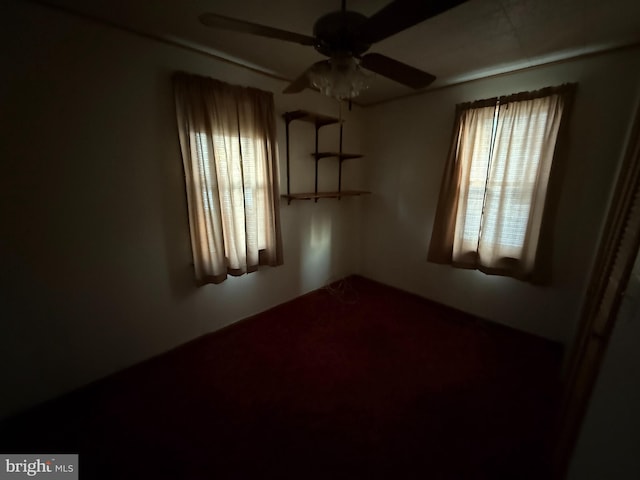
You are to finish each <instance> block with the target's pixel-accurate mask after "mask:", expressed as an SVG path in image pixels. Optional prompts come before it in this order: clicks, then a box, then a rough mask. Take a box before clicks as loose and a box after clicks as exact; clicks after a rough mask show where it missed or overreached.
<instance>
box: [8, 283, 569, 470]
mask: <svg viewBox="0 0 640 480" xmlns="http://www.w3.org/2000/svg"><path fill="white" fill-rule="evenodd" d="M560 359H561V350H560V348H559V346H558V345H555V344H553V343H550V342H547V341H545V340H542V339H539V338H536V337H533V336H529V335H526V334H523V333H519V332H516V331H513V330H509V329H507V328H504V327H499V326H496V325H492V324H489V323H486V322H483V321H479V320H476V319H474V318H473V317H470V316H468V315H465V314H462V313H460V312H457V311H454V310H451V309H448V308H446V307H443V306H439V305H437V304H434V303H432V302H429V301H427V300H424V299H421V298H418V297H416V296H413V295H410V294H407V293H404V292H401V291H399V290H395V289H392V288H389V287H386V286H383V285H381V284H379V283H375V282H372V281H370V280H366V279H363V278H361V277H350V278H348V279H346V280H344V281H342V282H339V283H338V284H335V285H334V286H333V287H332V288H331V289H323V290H319V291H316V292H313V293H311V294H308V295H306V296H304V297H301V298H298V299H296V300H294V301H292V302H289V303H287V304H284V305H281V306H278V307H276V308H274V309H271V310H269V311H267V312H264V313H262V314H260V315H258V316H255V317H252V318H250V319H247V320H244V321H242V322H240V323H237V324H235V325H233V326H231V327H229V328H226V329H224V330H222V331H219V332H216V333H212V334H209V335H206V336H204V337H201V338H199V339H197V340H195V341H193V342H190V343H189V344H187V345H184V346H182V347H180V348H178V349H176V350H173V351H171V352H169V353H167V354H165V355H162V356H160V357H157V358H154V359H152V360H150V361H148V362H145V363H143V364H140V365H138V366H135V367H133V368H130V369H127V370H126V371H123V372H120V373H118V374H116V375H114V376H112V377H109V378H108V379H105V380H103V381H100V382H97V383H95V384H93V385H91V386H89V387H87V388H84V389H82V390H79V391H77V392H74V393H72V394H70V395H67V396H65V397H63V398H61V399H58V400H56V401H54V402H50V403H49V404H47V405H45V406H43V407H41V408H38V409H34V410H33V411H31V412H27V413H26V414H24V415H21V416H19V417H16V418H13V419H10V420H9V421H7V422H5V423H4V424H3V425H0V428H1V429H2V430H0V432H2V433H1V439H0V448H1V449H2V450H1V451H3V452H5V453H9V452H21V453H31V452H33V453H65V452H68V453H79V454H80V478H81V479H93V478H106V479H128V478H139V479H174V480H178V479H189V480H191V479H227V478H238V479H248V478H256V479H258V478H259V479H265V478H299V479H307V478H313V479H315V478H318V479H319V478H323V479H334V478H350V479H351V478H353V479H357V478H363V479H371V478H389V479H410V478H420V479H430V480H438V479H491V480H498V479H513V480H520V479H534V478H535V479H537V480H539V479H544V478H548V476H547V474H546V473H545V467H544V463H545V462H544V461H543V454H544V451H545V445H546V444H547V442H548V436H549V430H550V425H551V420H552V416H553V412H554V405H555V399H556V394H557V387H558V385H557V376H558V370H559V366H560Z"/></svg>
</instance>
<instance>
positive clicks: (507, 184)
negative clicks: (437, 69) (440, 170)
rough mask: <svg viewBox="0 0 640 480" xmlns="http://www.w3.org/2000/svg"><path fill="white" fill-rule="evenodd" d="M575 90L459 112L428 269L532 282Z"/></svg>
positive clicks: (471, 106) (475, 105) (502, 100)
mask: <svg viewBox="0 0 640 480" xmlns="http://www.w3.org/2000/svg"><path fill="white" fill-rule="evenodd" d="M574 89H575V86H574V85H565V86H562V87H555V88H549V89H544V90H540V91H537V92H526V93H521V94H517V95H512V96H509V97H501V98H494V99H488V100H482V101H479V102H475V103H473V104H463V105H459V106H458V108H457V115H456V128H455V130H454V138H453V144H452V148H451V152H450V155H449V161H448V164H447V167H446V169H445V175H444V177H443V183H442V191H441V195H440V200H439V203H438V210H437V212H436V220H435V223H434V229H433V233H432V240H431V245H430V249H429V261H433V262H436V263H449V264H452V265H454V266H458V267H462V268H475V269H479V270H481V271H484V272H486V273H492V274H500V275H510V276H515V277H518V278H529V277H531V276H532V275H533V273H534V271H535V269H536V256H537V252H538V240H539V238H540V233H541V229H542V225H543V213H544V211H545V208H546V198H547V186H548V182H549V176H550V172H551V165H552V162H553V158H554V152H555V147H556V141H557V137H558V133H559V131H560V126H561V121H562V118H563V112H564V111H565V110H566V106H567V104H568V101H569V99H570V96H571V94H572V92H573V90H574Z"/></svg>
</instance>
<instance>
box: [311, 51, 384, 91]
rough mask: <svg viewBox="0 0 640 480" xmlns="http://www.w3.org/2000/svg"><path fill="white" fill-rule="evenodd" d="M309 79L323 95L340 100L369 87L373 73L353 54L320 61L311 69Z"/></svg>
mask: <svg viewBox="0 0 640 480" xmlns="http://www.w3.org/2000/svg"><path fill="white" fill-rule="evenodd" d="M309 80H310V82H311V84H312V85H313V86H314V87H316V88H317V89H318V90H320V92H321V93H322V94H323V95H327V96H329V97H334V98H337V99H338V100H343V99H348V98H354V97H357V96H358V95H360V93H361V92H362V91H363V90H366V89H367V88H369V84H370V80H371V75H369V74H367V73H365V71H364V70H363V69H362V68H361V66H360V62H359V61H358V60H357V59H356V58H354V57H352V56H339V57H333V58H330V59H329V60H328V61H326V62H320V63H318V64H316V65H314V66H313V68H311V70H310V71H309Z"/></svg>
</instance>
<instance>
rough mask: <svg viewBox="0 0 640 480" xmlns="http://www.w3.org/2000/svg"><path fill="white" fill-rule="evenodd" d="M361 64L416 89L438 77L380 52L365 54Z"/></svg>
mask: <svg viewBox="0 0 640 480" xmlns="http://www.w3.org/2000/svg"><path fill="white" fill-rule="evenodd" d="M360 65H361V66H362V67H363V68H366V69H367V70H371V71H372V72H375V73H377V74H379V75H382V76H383V77H387V78H390V79H391V80H394V81H396V82H398V83H401V84H403V85H406V86H407V87H411V88H415V89H418V88H424V87H426V86H427V85H429V84H431V82H433V81H434V80H435V79H436V77H434V76H433V75H431V74H430V73H427V72H423V71H422V70H418V69H417V68H414V67H411V66H409V65H407V64H406V63H402V62H398V61H397V60H394V59H393V58H389V57H386V56H384V55H381V54H379V53H368V54H366V55H364V56H363V57H362V59H361V61H360Z"/></svg>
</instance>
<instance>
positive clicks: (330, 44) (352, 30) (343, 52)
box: [313, 11, 371, 57]
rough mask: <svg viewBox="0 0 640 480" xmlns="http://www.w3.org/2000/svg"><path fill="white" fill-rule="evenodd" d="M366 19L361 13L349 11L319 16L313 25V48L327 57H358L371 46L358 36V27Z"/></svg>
mask: <svg viewBox="0 0 640 480" xmlns="http://www.w3.org/2000/svg"><path fill="white" fill-rule="evenodd" d="M366 20H367V17H366V16H364V15H362V14H361V13H358V12H350V11H339V12H333V13H329V14H327V15H325V16H323V17H321V18H319V19H318V21H316V23H315V25H314V26H313V36H314V37H315V38H316V43H315V45H314V47H315V49H316V50H317V51H318V52H320V53H321V54H323V55H325V56H327V57H338V56H354V57H358V56H359V55H361V54H363V53H364V52H366V51H367V50H369V47H371V45H370V44H369V43H367V42H365V41H362V40H361V39H360V38H359V37H360V35H359V33H360V28H361V27H362V25H363V24H364V23H365V21H366Z"/></svg>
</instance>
